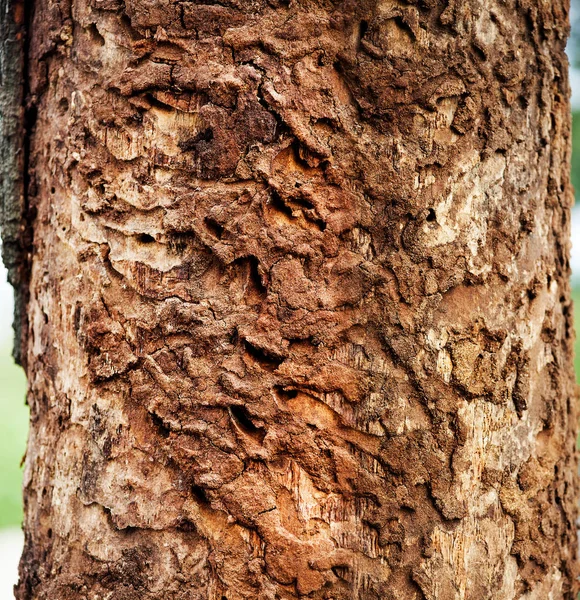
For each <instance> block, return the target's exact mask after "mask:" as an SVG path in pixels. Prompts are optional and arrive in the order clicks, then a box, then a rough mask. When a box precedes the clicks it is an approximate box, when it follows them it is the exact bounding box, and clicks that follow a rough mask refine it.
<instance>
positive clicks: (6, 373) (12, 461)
mask: <svg viewBox="0 0 580 600" xmlns="http://www.w3.org/2000/svg"><path fill="white" fill-rule="evenodd" d="M571 21H572V36H571V39H570V42H569V44H568V54H569V56H570V63H571V71H570V81H571V85H572V119H573V120H572V127H573V155H572V183H573V184H574V187H575V189H576V190H577V194H576V196H577V203H578V204H577V206H575V207H574V209H573V212H572V244H573V248H572V287H573V297H574V300H575V303H576V306H577V307H578V306H580V0H572V11H571ZM12 310H13V299H12V288H11V287H10V285H9V284H8V283H7V282H6V271H5V270H4V268H3V266H0V415H2V418H1V419H0V600H5V599H6V600H8V599H9V598H12V585H13V584H14V583H15V582H16V579H17V575H16V572H17V565H18V560H19V557H20V551H21V548H22V534H21V531H20V523H21V521H22V506H21V490H20V484H21V479H22V469H21V461H22V458H23V456H24V451H25V446H26V431H27V423H28V409H27V407H26V406H25V403H24V397H25V390H26V382H25V379H24V375H23V373H22V370H21V369H20V368H19V367H17V366H16V365H14V362H13V360H12V356H11V350H12ZM576 372H577V373H578V374H579V375H580V341H579V340H576ZM579 380H580V377H579Z"/></svg>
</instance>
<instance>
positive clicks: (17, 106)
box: [0, 0, 29, 363]
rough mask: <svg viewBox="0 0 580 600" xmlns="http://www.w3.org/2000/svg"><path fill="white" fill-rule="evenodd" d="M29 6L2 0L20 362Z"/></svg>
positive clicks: (6, 154) (0, 181)
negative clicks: (25, 102) (25, 57)
mask: <svg viewBox="0 0 580 600" xmlns="http://www.w3.org/2000/svg"><path fill="white" fill-rule="evenodd" d="M25 20H26V11H25V7H24V2H23V0H0V229H1V233H2V258H3V260H4V264H5V266H6V268H7V269H8V279H9V281H10V282H11V283H12V285H13V286H14V288H15V290H16V303H15V306H16V310H15V315H14V330H15V336H14V357H15V358H16V360H17V362H19V363H22V361H23V357H22V335H26V313H25V311H24V310H23V309H24V307H25V305H26V301H27V293H28V286H27V282H28V271H29V268H28V266H29V260H28V256H27V253H26V250H25V248H26V247H27V244H26V241H25V240H26V239H27V238H28V237H29V236H28V235H27V233H28V229H27V228H26V226H25V224H26V222H27V221H28V219H27V218H26V214H25V213H26V209H25V206H26V200H25V198H26V192H27V179H26V173H27V171H28V161H27V157H28V146H27V143H26V139H27V138H26V136H25V132H26V116H27V115H26V111H25V109H24V88H25V82H26V80H27V77H26V73H25V60H24V55H25V52H26V33H25V27H26V23H25Z"/></svg>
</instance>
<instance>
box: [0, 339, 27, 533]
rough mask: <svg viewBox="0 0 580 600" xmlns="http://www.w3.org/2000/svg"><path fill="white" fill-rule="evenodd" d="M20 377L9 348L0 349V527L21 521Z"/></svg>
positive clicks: (23, 418)
mask: <svg viewBox="0 0 580 600" xmlns="http://www.w3.org/2000/svg"><path fill="white" fill-rule="evenodd" d="M25 394H26V382H25V379H24V373H23V371H22V369H21V368H20V367H17V366H16V365H15V364H14V361H13V360H12V356H11V354H10V344H9V343H6V342H5V343H4V344H2V345H1V346H0V527H6V526H8V525H18V524H19V523H20V522H21V520H22V506H21V504H22V501H21V498H20V496H21V494H20V483H21V480H22V469H21V468H20V463H21V461H22V457H23V456H24V451H25V448H26V431H27V429H28V408H27V407H26V406H25V403H24V398H25Z"/></svg>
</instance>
